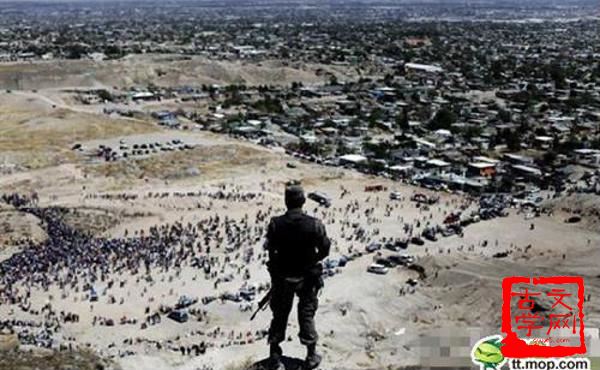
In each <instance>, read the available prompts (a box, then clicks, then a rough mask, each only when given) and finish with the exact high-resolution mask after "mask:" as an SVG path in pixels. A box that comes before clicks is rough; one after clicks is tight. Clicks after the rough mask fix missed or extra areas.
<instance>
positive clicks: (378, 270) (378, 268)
mask: <svg viewBox="0 0 600 370" xmlns="http://www.w3.org/2000/svg"><path fill="white" fill-rule="evenodd" d="M388 271H389V269H388V268H387V267H385V266H383V265H380V264H377V263H373V264H371V265H370V266H369V267H368V268H367V272H370V273H372V274H378V275H385V274H387V273H388Z"/></svg>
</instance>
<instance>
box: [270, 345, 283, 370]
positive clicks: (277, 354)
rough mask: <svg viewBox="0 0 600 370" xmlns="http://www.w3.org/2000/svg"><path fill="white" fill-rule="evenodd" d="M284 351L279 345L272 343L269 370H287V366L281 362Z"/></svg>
mask: <svg viewBox="0 0 600 370" xmlns="http://www.w3.org/2000/svg"><path fill="white" fill-rule="evenodd" d="M282 354H283V351H282V350H281V347H280V346H279V344H278V343H271V347H270V350H269V369H268V370H285V366H283V363H282V362H281V356H282Z"/></svg>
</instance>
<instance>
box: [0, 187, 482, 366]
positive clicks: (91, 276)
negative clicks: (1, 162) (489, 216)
mask: <svg viewBox="0 0 600 370" xmlns="http://www.w3.org/2000/svg"><path fill="white" fill-rule="evenodd" d="M232 187H233V189H227V188H225V187H223V188H221V189H218V190H217V191H204V190H203V191H194V192H150V193H146V194H145V195H143V196H142V197H140V198H139V199H138V198H137V197H136V196H134V195H135V194H128V193H119V194H96V195H88V196H86V197H88V198H90V199H92V198H93V199H105V200H111V201H112V200H117V201H136V200H138V201H139V200H142V199H150V198H159V199H161V198H169V197H174V198H186V197H207V198H208V199H210V200H224V201H226V202H257V201H258V200H261V199H262V198H264V195H263V194H261V193H252V192H243V191H241V190H240V187H238V186H236V185H232ZM341 190H342V194H343V196H342V198H341V199H344V202H340V203H339V204H337V205H335V206H332V207H329V208H326V207H321V206H318V205H316V204H314V203H309V204H307V205H306V209H307V212H308V213H311V212H312V213H313V214H315V215H316V216H317V217H319V218H320V219H322V220H323V222H324V224H325V225H326V226H327V228H328V230H329V229H331V228H335V229H337V231H338V232H337V234H336V237H335V238H333V245H332V252H333V253H334V254H338V255H350V254H353V255H354V254H357V255H359V256H360V255H362V251H364V247H365V245H366V244H367V243H369V242H371V241H373V240H387V238H388V237H390V240H391V238H392V236H390V235H386V234H388V233H385V232H382V229H381V227H382V225H383V224H384V221H390V220H392V221H393V222H394V223H397V225H398V227H397V228H396V229H395V230H394V234H398V235H404V236H405V237H409V236H411V235H413V234H418V233H419V232H420V231H422V230H423V229H424V228H427V227H429V226H431V225H433V224H435V222H436V220H434V217H433V215H434V213H436V214H438V216H439V214H444V213H448V212H451V211H454V210H465V209H467V208H468V207H470V206H471V205H473V204H474V199H468V198H467V199H459V198H449V200H447V201H446V202H445V203H439V204H435V205H427V206H422V205H421V206H419V207H417V210H416V216H414V217H409V216H407V215H406V214H405V213H404V212H402V211H403V208H404V207H409V205H408V203H407V200H408V199H409V198H408V195H407V196H405V197H402V198H401V199H398V200H396V201H388V199H387V197H384V193H379V194H372V195H369V196H368V197H367V198H366V199H363V200H361V201H359V200H358V199H346V198H347V197H348V196H349V195H351V192H350V191H349V190H348V189H344V188H343V189H341ZM1 199H2V201H4V202H5V203H8V204H10V205H12V206H14V207H15V208H17V209H19V210H20V211H22V212H27V213H30V214H32V215H34V216H35V217H37V218H38V219H39V220H41V224H42V225H43V227H44V228H45V230H46V233H47V239H46V240H44V241H42V242H34V241H30V242H29V243H27V245H25V246H23V248H22V249H21V251H20V252H18V253H15V254H13V255H12V256H11V257H10V258H8V259H6V260H4V261H1V262H0V305H2V304H9V305H18V307H21V308H23V307H29V306H31V303H30V299H31V295H32V291H34V290H42V291H49V290H50V289H51V288H52V287H54V288H56V287H58V288H59V289H60V290H61V291H62V292H63V293H62V295H61V299H63V300H64V299H69V298H70V299H72V300H73V302H77V301H80V302H81V301H82V300H88V301H90V305H89V307H90V311H93V310H94V302H93V300H97V299H101V300H103V302H104V303H108V304H114V305H124V304H127V299H128V298H127V297H120V298H118V297H115V296H116V295H117V293H116V292H115V289H121V288H125V287H127V286H128V285H131V284H133V283H135V284H138V283H140V282H143V281H147V282H149V283H152V282H154V280H153V279H155V278H156V277H157V276H163V277H162V280H161V281H164V280H165V279H166V280H167V281H166V282H168V283H172V282H173V281H177V280H179V279H181V278H182V275H181V273H182V270H183V269H194V271H196V273H194V277H193V280H196V276H200V277H203V278H204V279H206V280H208V281H210V285H211V286H212V288H213V289H212V292H210V291H209V292H204V293H206V295H204V296H203V297H200V298H199V299H197V300H195V301H194V303H196V302H198V304H201V305H209V304H211V302H214V301H221V302H226V301H232V302H235V303H236V304H237V305H238V306H239V308H240V310H242V311H248V310H253V309H254V304H255V302H254V299H255V294H256V293H258V294H260V293H261V292H264V291H266V290H268V288H269V287H268V284H256V283H252V284H251V283H250V282H251V281H252V280H253V275H252V271H253V270H251V269H250V268H249V266H250V265H251V264H259V265H264V264H265V263H266V259H267V253H266V252H265V251H264V249H263V248H262V247H261V246H262V243H263V241H264V236H265V232H266V229H265V228H266V225H267V224H268V221H269V219H270V217H272V216H274V215H276V214H278V213H280V212H281V211H282V208H276V207H273V206H265V207H263V208H261V209H258V210H256V211H255V212H250V211H249V212H245V213H243V215H242V216H241V217H237V218H234V217H230V216H227V215H224V214H223V213H222V212H221V213H219V212H214V214H211V215H208V216H205V217H204V218H201V219H200V220H199V221H195V222H183V221H175V222H173V223H167V224H161V225H155V226H152V227H149V228H147V229H145V230H144V229H141V230H135V231H127V230H125V232H124V235H123V236H122V237H100V236H95V235H91V234H90V233H89V232H85V231H82V230H79V229H76V228H74V227H72V226H71V225H69V223H68V222H66V221H65V215H66V214H67V213H68V212H69V209H67V208H63V207H40V206H38V199H37V196H36V197H33V196H25V195H21V194H5V195H2V198H1ZM413 207H414V205H413ZM414 211H415V210H414V209H413V210H412V211H411V212H413V213H412V214H413V215H414V214H415V213H414ZM398 235H394V237H396V236H398ZM342 245H343V247H344V248H343V250H342V248H341V246H342ZM425 251H426V253H429V249H425ZM444 252H445V251H444ZM440 253H442V252H440ZM165 276H166V278H165ZM231 281H235V282H241V286H240V289H239V290H238V291H233V292H231V291H219V289H220V286H221V285H222V284H224V283H228V282H231ZM100 285H101V286H103V287H104V289H103V290H102V291H101V292H100V291H98V292H97V291H95V287H97V286H100ZM228 286H231V285H228ZM250 288H252V289H250ZM414 290H415V287H407V288H406V289H405V291H403V293H413V292H414ZM133 291H134V292H135V294H139V295H140V297H141V298H143V299H144V300H145V301H146V304H145V305H144V306H142V307H141V308H140V311H143V312H140V314H139V316H137V317H135V316H130V315H124V316H119V317H106V316H105V315H100V314H93V316H91V317H93V320H92V325H95V326H117V325H134V326H137V327H139V328H140V330H145V329H149V328H150V327H153V326H155V325H159V324H161V322H162V321H163V320H164V316H165V315H166V314H167V313H168V312H169V311H171V310H173V309H176V308H177V307H176V306H175V305H164V304H162V302H158V300H156V298H157V297H156V296H155V295H154V294H152V293H151V292H150V291H149V290H148V286H146V287H144V288H141V289H138V290H136V289H134V290H133ZM248 291H252V294H242V293H247V292H248ZM97 296H100V297H97ZM177 296H178V292H176V291H175V290H174V289H173V288H171V289H170V290H169V292H168V297H170V298H168V299H170V300H171V302H173V303H174V299H175V297H177ZM82 297H84V298H82ZM163 298H164V296H163ZM158 303H160V306H159V307H158V308H157V307H156V306H157V305H158ZM151 306H153V307H154V308H151ZM198 307H199V306H195V307H191V308H189V309H188V312H189V313H190V316H191V317H192V318H194V319H195V320H196V321H202V322H204V323H206V324H208V323H209V322H210V317H209V316H210V315H209V314H208V313H207V311H206V310H204V309H200V308H198ZM46 309H47V310H48V312H46V314H45V315H44V317H43V322H42V324H41V326H40V328H43V329H44V331H42V332H36V331H33V330H31V328H27V330H21V332H22V333H25V334H23V335H26V336H25V337H24V338H26V340H25V342H28V343H31V342H32V340H31V338H35V335H33V334H36V335H37V334H39V335H38V339H39V340H38V341H37V343H38V344H39V345H42V346H49V345H52V340H51V338H52V335H50V336H48V335H49V334H51V333H56V332H57V331H59V330H60V328H61V326H62V325H64V324H66V323H77V322H79V313H66V312H62V313H60V312H56V311H55V310H54V309H53V308H52V305H51V304H49V306H48V307H46ZM161 318H162V319H161ZM38 324H39V323H38ZM36 325H37V324H36ZM2 327H4V328H8V327H11V328H13V329H14V328H18V327H21V328H23V327H22V326H19V325H17V324H16V323H14V322H10V321H8V322H6V323H5V324H4V325H3V326H2V325H1V324H0V328H2ZM32 335H33V336H32ZM264 335H265V333H264V332H262V331H260V330H259V331H256V332H242V331H238V332H236V331H225V330H217V331H205V332H201V331H196V332H193V333H191V334H190V336H192V337H194V336H198V337H199V338H201V339H199V342H194V343H191V344H189V345H188V344H182V342H181V341H177V340H173V339H167V340H164V341H155V342H152V343H150V342H149V341H148V340H147V339H144V338H143V337H139V338H134V339H130V340H129V341H130V342H131V343H136V344H140V343H145V344H147V345H148V346H156V348H167V349H171V350H173V351H177V352H180V353H181V354H182V355H186V356H187V355H199V354H203V353H205V351H206V349H207V348H210V347H222V346H231V345H243V344H247V343H252V342H253V341H256V340H259V339H261V338H263V337H264ZM27 338H29V339H27ZM48 338H50V340H48ZM33 342H35V340H34V341H33ZM66 343H70V342H69V341H63V342H61V348H67V347H68V348H71V344H69V346H66ZM117 347H118V346H117ZM110 348H113V349H114V348H115V345H113V346H112V347H111V346H109V349H110ZM111 353H112V355H118V356H127V355H132V354H135V353H136V352H135V351H134V350H129V349H128V350H123V349H122V348H119V349H118V350H116V349H115V351H113V352H111Z"/></svg>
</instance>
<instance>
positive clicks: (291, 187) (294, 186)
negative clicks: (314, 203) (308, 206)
mask: <svg viewBox="0 0 600 370" xmlns="http://www.w3.org/2000/svg"><path fill="white" fill-rule="evenodd" d="M305 200H306V198H305V197H304V189H302V186H301V185H300V184H299V183H297V182H290V183H288V184H286V187H285V205H286V207H287V208H288V209H291V208H299V207H302V205H303V204H304V202H305Z"/></svg>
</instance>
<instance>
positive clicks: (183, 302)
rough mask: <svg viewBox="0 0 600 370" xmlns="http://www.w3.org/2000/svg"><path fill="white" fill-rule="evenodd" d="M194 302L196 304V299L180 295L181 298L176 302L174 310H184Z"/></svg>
mask: <svg viewBox="0 0 600 370" xmlns="http://www.w3.org/2000/svg"><path fill="white" fill-rule="evenodd" d="M196 302H198V299H197V298H190V297H188V296H186V295H182V296H181V297H179V301H177V304H176V305H175V308H177V309H182V308H186V307H189V306H191V305H193V304H194V303H196Z"/></svg>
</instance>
